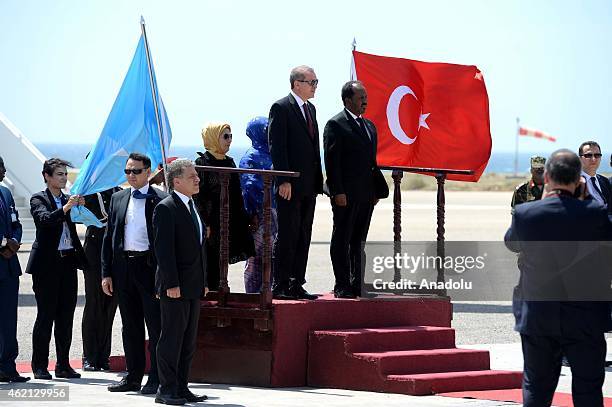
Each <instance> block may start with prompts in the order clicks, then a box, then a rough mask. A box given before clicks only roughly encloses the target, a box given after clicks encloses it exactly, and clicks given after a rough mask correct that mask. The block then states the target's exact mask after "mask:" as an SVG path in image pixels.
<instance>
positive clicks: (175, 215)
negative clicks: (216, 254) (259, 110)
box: [153, 159, 207, 405]
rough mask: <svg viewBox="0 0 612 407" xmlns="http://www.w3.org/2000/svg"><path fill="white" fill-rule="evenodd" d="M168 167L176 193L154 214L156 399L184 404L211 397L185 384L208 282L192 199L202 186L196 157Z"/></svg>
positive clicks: (201, 226) (203, 233)
mask: <svg viewBox="0 0 612 407" xmlns="http://www.w3.org/2000/svg"><path fill="white" fill-rule="evenodd" d="M167 171H168V186H169V187H170V189H171V190H172V194H171V195H170V196H168V197H166V198H164V200H163V201H161V202H160V203H159V205H157V207H156V208H155V213H154V214H153V225H154V227H155V255H156V257H157V259H158V265H157V275H156V286H157V288H158V293H159V296H160V308H161V335H160V337H159V342H158V344H157V359H158V369H159V379H160V386H159V392H158V394H157V396H156V398H155V402H157V403H162V404H173V405H180V404H184V403H185V402H190V403H191V402H199V401H204V400H206V399H207V397H206V396H204V395H202V396H197V395H195V394H193V393H192V392H191V391H189V389H188V388H187V383H188V378H189V369H190V368H191V360H192V359H193V355H194V353H195V350H196V341H197V335H198V320H199V317H200V296H202V295H203V294H204V286H205V281H206V271H205V265H206V253H205V246H204V240H205V236H206V225H205V224H204V223H203V222H202V220H201V218H200V216H199V215H198V211H197V210H196V209H195V205H194V203H193V199H192V197H193V196H194V195H195V194H197V193H198V192H199V190H200V178H199V177H198V174H197V172H196V170H195V167H194V165H193V162H191V161H190V160H186V159H178V160H175V161H173V162H172V163H171V164H169V165H168V167H167Z"/></svg>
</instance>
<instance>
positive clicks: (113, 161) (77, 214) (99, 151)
mask: <svg viewBox="0 0 612 407" xmlns="http://www.w3.org/2000/svg"><path fill="white" fill-rule="evenodd" d="M151 72H152V73H153V83H154V86H155V90H156V94H157V104H158V109H159V116H160V122H161V127H162V134H163V139H164V145H165V150H166V151H168V149H169V147H170V141H171V140H172V132H171V130H170V124H169V123H168V116H167V115H166V109H165V108H164V103H163V102H162V99H161V96H160V95H159V91H158V90H157V89H158V88H157V81H156V79H155V71H154V70H153V64H152V63H151ZM135 152H138V153H142V154H146V155H147V156H148V157H149V158H150V159H151V165H152V167H153V168H156V166H157V165H158V164H161V163H162V149H161V146H160V137H159V131H158V127H157V121H156V118H155V105H154V104H153V92H152V90H151V79H150V77H149V68H148V65H147V55H146V45H145V40H144V36H142V35H141V36H140V41H139V42H138V48H136V53H135V54H134V58H133V59H132V63H131V65H130V68H129V70H128V72H127V75H126V76H125V79H124V80H123V85H121V89H120V90H119V94H118V95H117V99H115V103H114V104H113V108H112V110H111V112H110V114H109V115H108V118H107V119H106V124H105V125H104V128H103V129H102V133H101V134H100V137H99V138H98V141H97V142H96V144H95V145H94V147H93V149H92V151H91V152H90V153H89V156H88V157H87V159H86V160H85V162H84V163H83V166H82V167H81V170H80V172H79V176H78V177H77V179H76V181H75V182H74V185H73V187H72V189H71V193H72V194H79V195H89V194H94V193H96V192H101V191H105V190H107V189H110V188H113V187H116V186H117V185H120V184H121V183H123V182H124V181H125V174H124V173H123V169H124V168H125V163H126V161H127V158H128V156H129V155H130V153H135ZM75 209H76V210H75ZM70 213H71V218H72V220H73V221H75V222H81V223H84V224H86V225H88V226H89V225H95V226H98V227H102V226H103V224H102V223H101V222H100V221H99V220H98V219H97V218H96V217H95V216H94V215H93V214H92V213H91V211H89V210H88V209H86V208H85V207H83V206H78V207H77V206H75V207H73V209H72V210H71V211H70Z"/></svg>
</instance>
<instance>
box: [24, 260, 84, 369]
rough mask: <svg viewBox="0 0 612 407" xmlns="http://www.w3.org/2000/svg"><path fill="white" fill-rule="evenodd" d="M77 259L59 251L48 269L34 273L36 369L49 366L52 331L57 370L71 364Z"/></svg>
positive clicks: (34, 353)
mask: <svg viewBox="0 0 612 407" xmlns="http://www.w3.org/2000/svg"><path fill="white" fill-rule="evenodd" d="M75 260H76V259H75V256H74V254H72V255H69V256H66V257H60V256H59V253H58V255H57V257H56V258H55V261H54V262H53V264H49V268H48V269H47V270H41V271H40V272H38V273H35V274H33V275H32V283H33V284H32V286H33V289H34V297H35V298H36V311H37V312H36V321H35V322H34V330H33V332H32V369H33V370H36V369H41V368H44V369H47V367H48V364H49V342H50V341H51V330H53V333H54V336H55V350H56V353H57V366H56V369H57V368H65V367H67V366H68V360H69V356H70V345H71V343H72V321H73V319H74V309H75V307H76V301H77V288H78V283H77V269H76V262H75ZM54 324H55V328H54V327H53V325H54Z"/></svg>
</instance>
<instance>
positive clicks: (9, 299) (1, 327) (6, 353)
mask: <svg viewBox="0 0 612 407" xmlns="http://www.w3.org/2000/svg"><path fill="white" fill-rule="evenodd" d="M5 174H6V168H5V167H4V160H3V159H2V157H0V182H2V180H3V179H4V176H5ZM21 234H22V228H21V223H20V222H19V214H18V213H17V209H15V201H14V199H13V194H11V191H10V190H9V189H8V188H7V187H5V186H4V185H0V310H2V311H1V312H0V382H13V383H23V382H27V381H28V380H30V378H29V377H23V376H21V375H20V374H19V373H17V368H16V366H15V359H17V355H18V353H19V348H18V346H17V298H18V294H19V276H20V275H21V266H20V264H19V259H18V258H17V251H18V250H19V246H20V243H21Z"/></svg>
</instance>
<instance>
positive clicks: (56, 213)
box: [26, 158, 86, 380]
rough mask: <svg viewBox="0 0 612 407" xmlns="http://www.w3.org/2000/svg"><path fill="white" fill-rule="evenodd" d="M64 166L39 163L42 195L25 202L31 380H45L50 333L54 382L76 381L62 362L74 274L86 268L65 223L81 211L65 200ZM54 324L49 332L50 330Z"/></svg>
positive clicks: (77, 201) (78, 200) (75, 201)
mask: <svg viewBox="0 0 612 407" xmlns="http://www.w3.org/2000/svg"><path fill="white" fill-rule="evenodd" d="M68 166H70V163H68V162H67V161H64V160H61V159H59V158H51V159H49V160H47V161H45V162H44V164H43V170H42V175H43V178H44V180H45V183H46V184H47V189H45V190H44V191H41V192H37V193H35V194H34V195H32V198H30V213H31V214H32V218H33V219H34V224H35V225H36V240H35V241H34V243H33V244H32V251H31V252H30V258H29V259H28V265H27V268H26V273H28V274H32V286H33V287H32V288H33V290H34V296H35V298H36V311H37V313H36V321H35V322H34V329H33V331H32V372H34V378H36V379H45V380H50V379H51V375H50V374H49V371H48V370H47V369H48V364H49V342H50V341H51V330H54V335H55V349H56V352H57V362H56V365H55V377H57V378H79V377H81V375H80V374H79V373H77V372H75V371H74V370H73V369H72V367H70V364H69V363H68V358H69V355H70V345H71V343H72V322H73V319H74V310H75V307H76V302H77V289H78V281H77V268H79V269H81V270H82V269H84V268H85V266H86V260H85V254H84V253H83V246H81V241H80V240H79V236H78V235H77V231H76V226H75V225H74V223H72V220H71V219H70V210H71V209H72V207H73V206H75V205H84V204H85V200H84V199H83V197H81V196H78V195H72V196H70V197H66V195H64V194H63V193H62V189H63V188H65V187H66V182H67V181H68V170H67V167H68ZM54 324H55V328H54V327H53V325H54Z"/></svg>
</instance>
